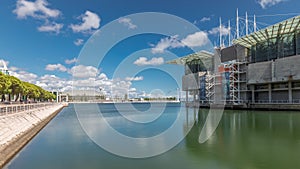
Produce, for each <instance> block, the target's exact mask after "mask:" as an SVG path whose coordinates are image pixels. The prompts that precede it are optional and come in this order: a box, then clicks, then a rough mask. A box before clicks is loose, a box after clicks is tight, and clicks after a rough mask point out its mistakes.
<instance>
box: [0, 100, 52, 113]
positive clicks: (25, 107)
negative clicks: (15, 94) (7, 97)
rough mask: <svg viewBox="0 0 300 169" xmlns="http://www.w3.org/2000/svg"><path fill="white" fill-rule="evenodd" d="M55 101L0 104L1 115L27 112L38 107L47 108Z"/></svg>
mask: <svg viewBox="0 0 300 169" xmlns="http://www.w3.org/2000/svg"><path fill="white" fill-rule="evenodd" d="M52 105H54V103H49V102H45V103H34V104H12V105H5V104H2V105H0V116H4V115H8V114H14V113H20V112H25V111H29V110H35V109H38V108H46V107H47V106H52Z"/></svg>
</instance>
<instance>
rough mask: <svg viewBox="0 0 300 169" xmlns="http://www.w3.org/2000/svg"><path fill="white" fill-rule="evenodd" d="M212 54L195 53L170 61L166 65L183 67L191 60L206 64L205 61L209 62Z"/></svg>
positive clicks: (204, 52)
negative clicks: (198, 60)
mask: <svg viewBox="0 0 300 169" xmlns="http://www.w3.org/2000/svg"><path fill="white" fill-rule="evenodd" d="M213 56H214V54H213V53H210V52H207V51H200V52H197V53H192V54H190V55H187V56H184V57H181V58H178V59H175V60H170V61H168V62H167V63H168V64H177V65H184V64H186V63H187V62H190V61H193V60H197V59H200V60H201V61H202V62H204V63H205V62H206V61H208V60H209V61H211V60H212V58H213Z"/></svg>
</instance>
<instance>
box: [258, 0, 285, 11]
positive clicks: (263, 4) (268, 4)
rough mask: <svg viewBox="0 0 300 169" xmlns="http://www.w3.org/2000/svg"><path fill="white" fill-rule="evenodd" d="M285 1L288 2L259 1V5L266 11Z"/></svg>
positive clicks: (278, 0)
mask: <svg viewBox="0 0 300 169" xmlns="http://www.w3.org/2000/svg"><path fill="white" fill-rule="evenodd" d="M284 1H286V0H258V3H259V5H260V6H261V7H262V8H263V9H265V8H267V7H270V6H273V5H276V4H278V3H280V2H284Z"/></svg>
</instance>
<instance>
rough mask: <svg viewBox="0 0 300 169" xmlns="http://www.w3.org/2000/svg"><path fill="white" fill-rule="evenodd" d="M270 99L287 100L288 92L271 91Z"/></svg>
mask: <svg viewBox="0 0 300 169" xmlns="http://www.w3.org/2000/svg"><path fill="white" fill-rule="evenodd" d="M272 100H280V101H281V100H284V101H288V100H289V93H288V91H287V90H286V91H272Z"/></svg>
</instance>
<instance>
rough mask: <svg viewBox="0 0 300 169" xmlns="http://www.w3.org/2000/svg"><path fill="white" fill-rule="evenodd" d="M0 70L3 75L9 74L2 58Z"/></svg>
mask: <svg viewBox="0 0 300 169" xmlns="http://www.w3.org/2000/svg"><path fill="white" fill-rule="evenodd" d="M0 72H1V73H3V74H5V75H9V72H8V69H7V66H6V63H5V61H4V60H1V66H0Z"/></svg>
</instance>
